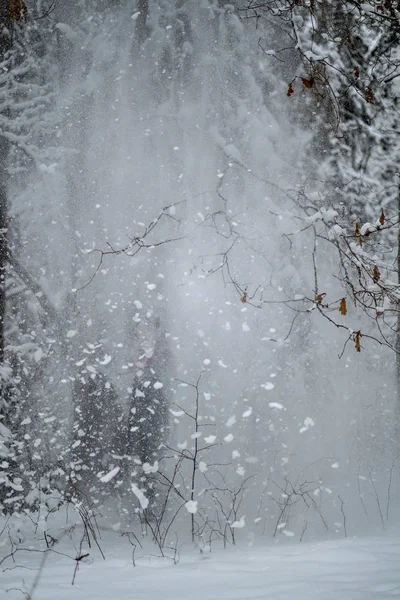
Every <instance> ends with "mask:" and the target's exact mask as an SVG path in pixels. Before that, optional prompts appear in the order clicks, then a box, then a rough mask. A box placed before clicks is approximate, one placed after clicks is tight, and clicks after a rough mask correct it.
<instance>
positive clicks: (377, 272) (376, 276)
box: [372, 265, 381, 283]
mask: <svg viewBox="0 0 400 600" xmlns="http://www.w3.org/2000/svg"><path fill="white" fill-rule="evenodd" d="M380 278H381V272H380V270H379V268H378V266H377V265H375V266H374V271H373V274H372V279H373V281H374V283H378V281H379V280H380Z"/></svg>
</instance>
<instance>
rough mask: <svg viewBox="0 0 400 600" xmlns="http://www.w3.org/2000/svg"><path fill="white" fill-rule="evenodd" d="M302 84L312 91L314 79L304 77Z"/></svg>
mask: <svg viewBox="0 0 400 600" xmlns="http://www.w3.org/2000/svg"><path fill="white" fill-rule="evenodd" d="M301 83H302V84H303V85H304V87H306V88H307V89H309V90H310V89H311V88H312V87H313V85H314V77H310V78H309V79H306V78H305V77H302V78H301Z"/></svg>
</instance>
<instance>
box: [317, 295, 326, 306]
mask: <svg viewBox="0 0 400 600" xmlns="http://www.w3.org/2000/svg"><path fill="white" fill-rule="evenodd" d="M325 296H326V293H325V292H322V294H317V295H316V296H315V303H316V304H321V302H322V300H323V299H324V298H325Z"/></svg>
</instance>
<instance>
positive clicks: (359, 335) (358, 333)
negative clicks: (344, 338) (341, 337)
mask: <svg viewBox="0 0 400 600" xmlns="http://www.w3.org/2000/svg"><path fill="white" fill-rule="evenodd" d="M361 338H362V333H361V331H360V330H358V331H355V332H354V343H355V347H356V351H357V352H361V343H360V339H361Z"/></svg>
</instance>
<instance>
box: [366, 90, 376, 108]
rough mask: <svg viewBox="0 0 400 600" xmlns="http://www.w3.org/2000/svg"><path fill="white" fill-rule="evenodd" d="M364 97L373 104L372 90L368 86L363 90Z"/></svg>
mask: <svg viewBox="0 0 400 600" xmlns="http://www.w3.org/2000/svg"><path fill="white" fill-rule="evenodd" d="M364 98H365V99H366V101H367V102H368V103H369V104H375V96H374V92H373V91H372V90H371V88H370V87H367V88H366V89H365V92H364Z"/></svg>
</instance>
